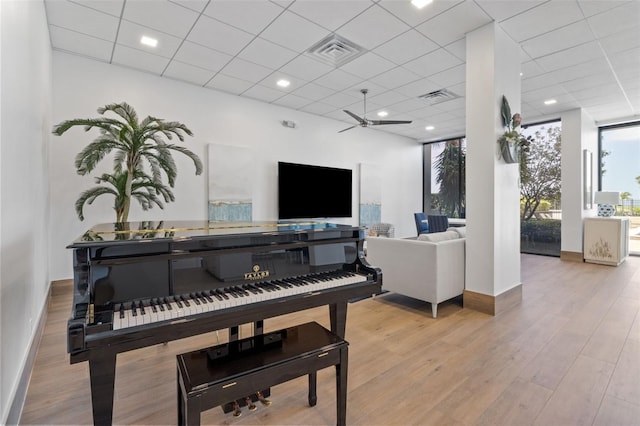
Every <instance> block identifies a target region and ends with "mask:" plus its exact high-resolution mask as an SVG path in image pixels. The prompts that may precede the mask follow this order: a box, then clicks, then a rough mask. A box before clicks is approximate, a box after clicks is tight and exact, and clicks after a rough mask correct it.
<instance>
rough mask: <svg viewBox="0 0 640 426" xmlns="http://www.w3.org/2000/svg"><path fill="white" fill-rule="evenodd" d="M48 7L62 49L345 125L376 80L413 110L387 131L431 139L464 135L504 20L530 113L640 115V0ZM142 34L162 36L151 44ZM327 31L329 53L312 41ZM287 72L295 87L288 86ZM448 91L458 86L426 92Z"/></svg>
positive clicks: (50, 0)
mask: <svg viewBox="0 0 640 426" xmlns="http://www.w3.org/2000/svg"><path fill="white" fill-rule="evenodd" d="M45 7H46V13H47V20H48V24H49V32H50V35H51V44H52V48H53V49H54V50H59V51H63V52H67V53H72V54H77V55H81V56H83V57H86V58H90V59H93V60H97V61H101V62H106V63H109V64H113V65H117V66H125V67H129V68H133V69H136V70H140V71H143V72H147V73H151V74H155V75H158V76H162V77H165V78H170V79H176V80H181V81H184V82H187V83H189V84H194V85H197V86H200V87H202V88H203V90H206V89H213V90H218V91H223V92H227V93H231V94H234V95H238V96H242V97H247V98H252V99H256V100H259V101H262V102H266V103H271V104H274V105H280V106H283V107H287V108H291V109H295V110H300V111H305V112H308V113H311V114H316V115H320V116H325V117H329V118H332V119H336V120H340V121H343V122H344V123H338V124H337V126H336V130H338V129H339V128H341V126H342V125H343V124H347V125H352V124H354V121H353V119H352V118H351V117H349V116H348V115H347V114H345V113H344V112H343V110H344V109H347V110H350V111H353V112H354V113H356V114H359V115H361V114H362V113H363V104H362V95H361V93H360V89H362V88H367V89H369V95H368V98H367V118H369V119H378V117H377V116H376V114H377V112H378V111H381V110H385V111H387V112H388V115H387V116H386V117H385V118H384V119H385V120H413V123H411V124H402V125H390V126H379V127H376V129H378V130H382V131H387V132H390V133H395V134H399V135H402V136H407V137H410V138H413V139H416V140H419V141H422V140H437V139H441V138H445V137H455V136H460V135H464V133H465V56H466V52H465V34H466V33H468V32H469V31H472V30H474V29H476V28H478V27H481V26H483V25H485V24H487V23H489V22H492V21H496V22H497V23H498V24H499V25H500V26H501V27H502V28H503V29H504V31H505V32H506V33H507V34H508V35H509V36H510V37H511V38H512V39H514V40H515V41H516V42H518V43H519V44H520V46H521V61H522V73H523V74H522V105H521V112H522V114H523V116H524V117H525V121H527V122H534V121H536V120H540V119H546V118H549V117H553V116H554V115H555V116H559V113H560V112H561V111H566V110H569V109H574V108H583V109H584V110H585V111H586V112H587V114H589V115H590V116H591V117H592V118H593V119H594V120H596V121H597V122H600V123H607V122H611V121H613V120H618V119H625V120H629V119H636V120H637V119H639V118H640V117H639V114H640V1H639V0H631V1H617V0H598V1H594V0H550V1H543V0H519V1H513V0H466V1H461V0H434V2H433V3H431V4H430V5H427V6H426V7H425V8H423V9H420V10H419V9H417V8H416V7H414V6H413V5H412V4H411V3H410V1H409V0H377V1H370V0H342V1H338V0H296V1H291V0H270V1H268V0H73V1H67V0H45ZM142 36H147V37H152V38H155V39H157V40H158V45H157V46H156V47H155V48H153V47H149V46H145V45H142V44H141V43H140V39H141V37H142ZM326 38H329V44H328V45H327V44H326V43H325V44H324V45H323V46H322V48H320V52H318V51H317V50H316V51H315V52H310V51H309V50H310V49H311V48H312V47H318V46H317V45H319V44H320V43H321V42H322V41H323V40H324V39H326ZM336 38H337V40H338V41H337V42H336ZM332 43H333V44H332ZM342 44H346V45H345V46H343V45H342ZM353 46H355V47H353ZM352 51H353V52H352ZM346 55H352V56H351V57H348V56H346ZM332 60H334V61H332ZM280 79H286V80H289V81H290V83H291V84H290V85H289V86H288V87H286V88H282V87H279V86H278V85H276V82H277V81H278V80H280ZM438 90H446V91H447V92H449V93H451V94H453V95H454V96H451V98H450V99H445V100H444V101H440V102H436V103H434V102H430V101H429V97H426V98H424V97H421V96H423V95H426V94H429V93H431V92H434V91H438ZM549 99H555V100H556V101H557V102H556V103H555V104H553V105H545V103H544V101H546V100H549ZM426 126H433V127H434V129H433V130H430V131H427V130H425V127H426ZM352 131H361V129H359V128H356V129H354V130H352Z"/></svg>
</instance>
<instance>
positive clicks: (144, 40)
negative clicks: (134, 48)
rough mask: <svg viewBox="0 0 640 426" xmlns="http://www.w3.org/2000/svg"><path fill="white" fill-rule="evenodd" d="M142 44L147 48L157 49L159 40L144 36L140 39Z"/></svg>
mask: <svg viewBox="0 0 640 426" xmlns="http://www.w3.org/2000/svg"><path fill="white" fill-rule="evenodd" d="M140 43H142V44H144V45H146V46H151V47H156V46H157V45H158V40H156V39H155V38H151V37H147V36H142V38H141V39H140Z"/></svg>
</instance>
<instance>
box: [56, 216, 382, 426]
mask: <svg viewBox="0 0 640 426" xmlns="http://www.w3.org/2000/svg"><path fill="white" fill-rule="evenodd" d="M363 243H364V230H363V229H361V228H358V227H353V226H349V225H337V224H331V223H323V222H284V223H280V222H246V223H244V222H207V221H202V222H193V221H189V222H186V221H185V222H163V221H160V222H128V223H116V224H103V225H98V226H95V227H93V228H92V229H90V230H89V231H87V232H86V233H85V234H83V235H82V236H81V237H80V238H78V239H77V240H76V241H74V242H73V243H72V244H71V245H69V248H72V249H73V269H74V294H73V305H72V310H71V317H70V319H69V321H68V330H67V349H68V352H69V354H70V362H71V363H72V364H74V363H78V362H83V361H89V373H90V380H91V400H92V408H93V421H94V424H111V422H112V416H113V394H114V380H115V371H116V356H117V354H118V353H121V352H126V351H130V350H134V349H139V348H143V347H147V346H151V345H156V344H159V343H165V342H169V341H172V340H177V339H182V338H185V337H189V336H194V335H197V334H202V333H208V332H211V331H215V330H222V329H229V340H230V341H231V340H236V339H237V338H238V326H239V325H240V324H246V323H253V324H254V334H261V333H262V332H263V326H264V323H263V320H264V319H267V318H271V317H275V316H278V315H282V314H286V313H290V312H295V311H300V310H304V309H309V308H314V307H317V306H323V305H327V306H328V307H329V314H330V321H331V331H333V332H334V333H335V334H337V335H338V336H340V337H342V338H344V334H345V327H346V316H347V303H348V301H349V300H351V299H355V298H360V297H365V296H370V295H372V294H377V293H379V292H380V291H381V285H382V273H381V271H380V269H378V268H375V267H373V266H371V265H369V264H368V263H367V262H366V260H365V259H364V251H363Z"/></svg>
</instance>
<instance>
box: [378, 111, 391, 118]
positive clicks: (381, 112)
mask: <svg viewBox="0 0 640 426" xmlns="http://www.w3.org/2000/svg"><path fill="white" fill-rule="evenodd" d="M387 115H389V113H388V112H387V111H380V112H379V113H378V117H386V116H387Z"/></svg>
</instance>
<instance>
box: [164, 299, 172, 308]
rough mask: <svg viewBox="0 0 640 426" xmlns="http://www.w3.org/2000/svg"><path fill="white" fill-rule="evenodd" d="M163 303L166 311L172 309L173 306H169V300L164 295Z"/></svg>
mask: <svg viewBox="0 0 640 426" xmlns="http://www.w3.org/2000/svg"><path fill="white" fill-rule="evenodd" d="M164 304H165V306H166V307H167V310H168V311H172V310H173V308H172V307H171V302H170V301H169V299H167V298H166V297H165V298H164Z"/></svg>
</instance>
